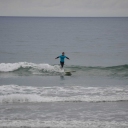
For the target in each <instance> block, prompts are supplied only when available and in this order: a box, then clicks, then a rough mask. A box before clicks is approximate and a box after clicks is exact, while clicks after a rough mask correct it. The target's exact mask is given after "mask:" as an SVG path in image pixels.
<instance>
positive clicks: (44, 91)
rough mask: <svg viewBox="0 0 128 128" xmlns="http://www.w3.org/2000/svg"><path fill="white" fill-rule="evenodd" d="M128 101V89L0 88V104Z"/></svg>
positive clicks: (17, 86)
mask: <svg viewBox="0 0 128 128" xmlns="http://www.w3.org/2000/svg"><path fill="white" fill-rule="evenodd" d="M120 101H128V87H81V86H65V87H58V86H54V87H31V86H19V85H2V86H0V103H24V102H32V103H37V102H38V103H42V102H120Z"/></svg>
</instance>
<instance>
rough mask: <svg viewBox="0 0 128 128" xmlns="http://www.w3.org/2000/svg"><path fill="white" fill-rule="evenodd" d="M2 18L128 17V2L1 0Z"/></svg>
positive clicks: (105, 0)
mask: <svg viewBox="0 0 128 128" xmlns="http://www.w3.org/2000/svg"><path fill="white" fill-rule="evenodd" d="M0 16H56V17H58V16H64V17H66V16H69V17H70V16H71V17H77V16H78V17H97V16H98V17H100V16H101V17H106V16H107V17H109V16H110V17H111V16H112V17H113V16H114V17H124V16H125V17H128V0H0Z"/></svg>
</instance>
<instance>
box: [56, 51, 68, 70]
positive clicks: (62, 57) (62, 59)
mask: <svg viewBox="0 0 128 128" xmlns="http://www.w3.org/2000/svg"><path fill="white" fill-rule="evenodd" d="M64 54H65V53H64V52H62V55H60V56H58V57H56V58H55V59H58V58H60V65H61V68H63V66H64V59H65V58H67V59H69V58H68V57H67V56H65V55H64ZM69 60H70V59H69Z"/></svg>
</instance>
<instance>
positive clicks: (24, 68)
mask: <svg viewBox="0 0 128 128" xmlns="http://www.w3.org/2000/svg"><path fill="white" fill-rule="evenodd" d="M66 70H68V71H73V72H74V71H75V72H74V73H78V74H79V73H80V74H81V75H82V74H84V75H104V76H113V77H123V78H128V64H124V65H117V66H111V67H101V66H94V67H91V66H73V65H71V66H70V65H69V66H65V71H66ZM10 72H11V73H14V74H16V75H59V74H60V73H62V72H64V70H61V69H60V66H59V65H50V64H43V63H42V64H35V63H28V62H19V63H0V75H2V73H10Z"/></svg>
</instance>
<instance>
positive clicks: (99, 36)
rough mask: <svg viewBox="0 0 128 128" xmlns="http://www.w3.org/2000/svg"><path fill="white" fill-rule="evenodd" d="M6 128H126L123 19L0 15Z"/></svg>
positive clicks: (0, 114)
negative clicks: (62, 60)
mask: <svg viewBox="0 0 128 128" xmlns="http://www.w3.org/2000/svg"><path fill="white" fill-rule="evenodd" d="M62 52H65V55H66V56H67V57H69V58H70V60H68V59H65V65H64V69H61V68H60V65H59V63H60V62H59V61H60V60H59V59H55V58H56V57H57V56H59V55H61V53H62ZM65 72H71V75H68V74H66V73H65ZM14 127H16V128H127V127H128V18H125V17H120V18H118V17H111V18H109V17H107V18H103V17H102V18H100V17H97V18H96V17H95V18H93V17H90V18H89V17H86V18H84V17H79V18H75V17H72V18H69V17H68V18H67V17H60V18H59V17H0V128H14Z"/></svg>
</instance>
